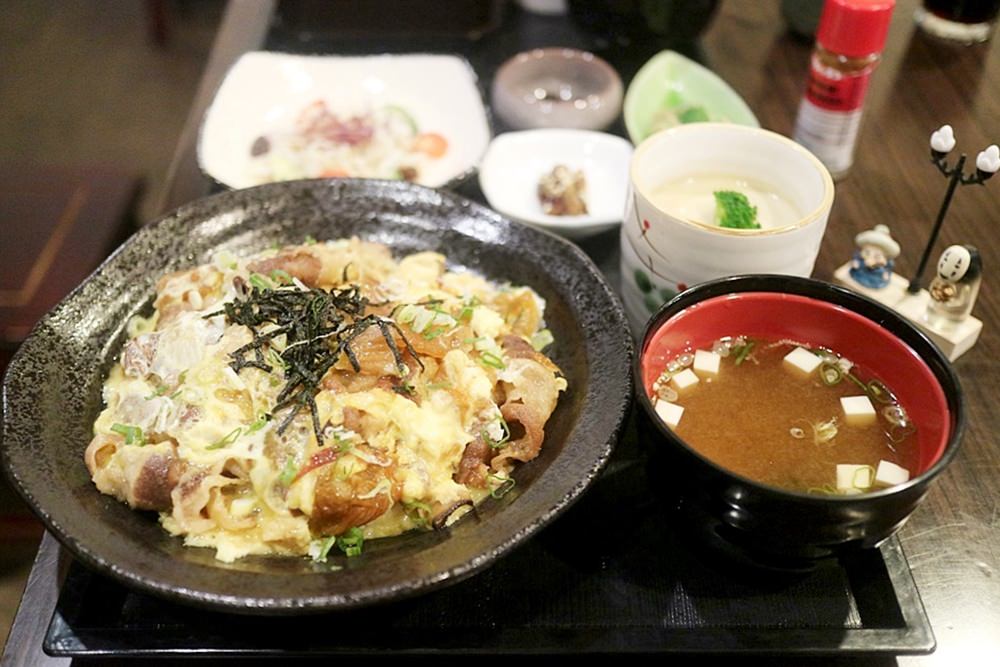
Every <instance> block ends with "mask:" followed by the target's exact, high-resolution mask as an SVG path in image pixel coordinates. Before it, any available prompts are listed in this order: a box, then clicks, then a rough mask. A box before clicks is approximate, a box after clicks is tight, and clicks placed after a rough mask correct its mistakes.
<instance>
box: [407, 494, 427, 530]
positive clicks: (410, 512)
mask: <svg viewBox="0 0 1000 667" xmlns="http://www.w3.org/2000/svg"><path fill="white" fill-rule="evenodd" d="M403 509H404V510H405V511H406V515H407V516H408V517H410V521H412V522H413V524H414V525H415V526H416V527H417V528H429V527H430V525H431V522H430V517H431V506H430V505H428V504H427V503H424V502H421V501H419V500H410V501H405V500H404V501H403Z"/></svg>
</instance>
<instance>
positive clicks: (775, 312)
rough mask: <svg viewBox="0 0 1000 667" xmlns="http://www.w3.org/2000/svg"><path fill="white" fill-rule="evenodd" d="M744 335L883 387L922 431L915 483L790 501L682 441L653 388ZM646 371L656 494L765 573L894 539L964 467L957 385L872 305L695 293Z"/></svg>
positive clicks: (666, 320) (797, 288) (812, 290)
mask: <svg viewBox="0 0 1000 667" xmlns="http://www.w3.org/2000/svg"><path fill="white" fill-rule="evenodd" d="M736 335H746V336H750V337H754V338H758V339H765V340H779V339H792V340H796V341H800V342H802V343H805V344H808V345H812V346H820V347H825V348H828V349H831V350H834V351H835V352H837V353H838V354H840V355H842V356H844V357H846V358H848V359H850V360H851V361H853V362H854V363H855V364H856V365H857V366H858V367H859V368H861V369H863V370H864V371H865V372H866V374H868V375H869V376H874V377H876V378H879V379H880V380H882V381H884V382H885V383H886V385H888V386H889V387H891V389H892V391H893V393H894V394H895V396H896V398H897V400H898V402H899V404H900V405H902V406H903V407H904V409H905V410H906V412H907V414H908V415H909V417H910V419H911V420H912V421H913V422H914V424H915V425H916V433H915V435H914V436H912V437H916V438H917V448H918V452H919V454H918V463H917V470H914V471H911V473H912V474H911V478H910V479H909V481H907V482H905V483H903V484H899V485H896V486H891V487H889V488H886V489H881V490H877V491H872V492H868V493H864V494H861V495H822V494H810V493H800V492H795V491H789V490H785V489H780V488H777V487H774V486H769V485H766V484H763V483H760V482H757V481H754V480H752V479H749V478H747V477H743V476H741V475H738V474H736V473H734V472H731V471H729V470H727V469H726V468H724V467H722V466H720V465H718V464H716V463H714V462H713V461H711V460H710V459H708V458H706V457H705V456H703V455H702V454H700V453H699V452H697V451H695V450H694V449H693V448H692V447H691V446H689V445H688V444H687V443H686V442H684V440H683V439H681V438H680V437H678V436H677V435H676V434H675V433H674V432H673V431H672V430H671V429H670V428H669V427H667V426H666V425H665V424H664V423H663V422H662V421H660V419H659V418H658V417H657V416H656V414H655V411H654V410H653V403H652V401H651V400H650V394H651V392H652V385H653V382H654V381H655V380H656V377H657V376H658V375H659V374H660V372H661V371H662V370H663V368H664V366H665V365H666V363H667V362H668V361H669V360H671V359H673V358H675V357H676V356H677V355H678V354H681V353H683V352H691V351H693V350H695V349H707V348H709V347H710V346H711V344H712V342H713V341H715V340H718V339H719V338H722V337H725V336H736ZM636 363H637V364H638V368H637V369H636V371H637V372H636V374H635V378H636V385H637V386H636V390H637V393H638V395H639V396H638V401H639V404H640V405H641V406H642V409H641V411H640V419H639V423H640V437H641V438H642V439H643V440H644V442H645V443H646V444H647V445H648V446H649V448H650V451H651V465H652V469H651V475H652V476H653V477H654V478H659V479H660V480H662V482H663V484H660V485H658V486H661V488H664V489H668V490H670V492H671V493H674V494H676V496H677V497H678V498H679V500H680V504H681V507H682V508H683V510H684V511H683V513H682V515H683V516H684V517H685V518H686V519H687V520H690V522H691V524H692V525H693V526H696V527H697V528H698V532H699V533H700V534H701V535H703V536H705V537H707V538H708V539H709V541H711V542H713V543H714V544H715V545H716V546H721V547H722V548H723V549H724V550H725V551H728V552H730V553H731V555H734V556H736V557H738V558H739V559H740V560H743V561H746V562H749V563H751V564H755V565H761V566H763V567H767V568H776V569H808V568H809V567H811V566H812V565H815V564H816V563H817V562H819V561H821V560H822V559H825V558H829V557H834V556H839V555H843V554H844V553H845V552H849V551H850V550H853V549H857V548H864V547H873V546H877V545H878V544H879V543H880V542H882V541H884V540H885V539H886V538H888V537H889V536H891V535H892V534H893V533H895V532H896V531H897V530H898V529H899V528H900V527H901V526H902V525H903V523H904V522H905V521H906V519H907V518H908V517H909V515H910V514H911V513H912V512H913V510H914V509H915V508H916V506H917V504H919V502H920V501H921V499H922V498H923V497H924V495H925V494H926V493H927V490H928V486H929V484H930V482H931V480H932V479H933V478H934V477H936V476H937V475H938V474H939V473H941V471H942V470H944V468H945V467H946V466H947V464H948V462H949V461H950V460H951V459H952V458H953V457H954V455H955V452H956V451H957V449H958V444H959V442H960V440H961V436H962V432H963V431H964V426H965V416H964V410H963V402H962V389H961V386H960V385H959V382H958V378H957V377H956V376H955V373H954V371H953V370H952V368H951V365H950V364H949V363H948V361H947V359H946V358H945V357H944V355H943V354H942V353H941V352H940V351H939V350H938V348H937V347H935V346H934V345H933V344H932V343H931V342H930V341H929V340H928V339H927V338H926V337H925V336H924V335H923V334H922V333H921V332H920V331H919V330H917V329H916V328H915V327H914V326H913V325H911V324H910V323H909V322H907V321H906V320H905V319H903V318H902V317H900V316H899V315H897V314H896V313H895V312H894V311H892V310H890V309H888V308H886V307H884V306H882V305H881V304H879V303H876V302H875V301H872V300H871V299H868V298H865V297H862V296H860V295H858V294H855V293H853V292H850V291H848V290H845V289H842V288H839V287H836V286H833V285H830V284H829V283H824V282H820V281H817V280H811V279H807V278H794V277H789V276H769V275H755V276H736V277H733V278H725V279H723V280H717V281H713V282H709V283H703V284H701V285H699V286H697V287H694V288H692V289H690V290H687V291H685V292H683V293H681V294H680V295H678V296H677V297H676V298H674V299H673V300H672V301H670V302H669V303H667V304H666V305H664V306H663V308H661V309H660V311H659V312H658V313H657V314H656V315H654V316H653V318H652V319H651V320H650V321H649V323H648V324H647V325H646V331H645V333H644V335H643V339H642V346H641V353H640V355H639V356H638V357H637V362H636Z"/></svg>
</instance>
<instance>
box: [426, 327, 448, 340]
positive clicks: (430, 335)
mask: <svg viewBox="0 0 1000 667" xmlns="http://www.w3.org/2000/svg"><path fill="white" fill-rule="evenodd" d="M446 331H447V329H445V328H443V327H442V328H438V329H428V330H427V331H425V332H424V333H423V337H424V340H434V339H435V338H437V337H438V336H440V335H441V334H443V333H444V332H446Z"/></svg>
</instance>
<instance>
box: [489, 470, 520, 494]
mask: <svg viewBox="0 0 1000 667" xmlns="http://www.w3.org/2000/svg"><path fill="white" fill-rule="evenodd" d="M488 479H490V480H491V481H494V482H500V484H499V485H498V486H497V487H495V488H493V489H491V490H490V495H491V496H492V497H494V498H498V499H499V498H503V497H504V496H506V495H507V494H508V493H510V490H511V489H513V488H514V485H515V484H516V482H515V481H514V478H513V477H500V476H499V475H490V476H489V478H488Z"/></svg>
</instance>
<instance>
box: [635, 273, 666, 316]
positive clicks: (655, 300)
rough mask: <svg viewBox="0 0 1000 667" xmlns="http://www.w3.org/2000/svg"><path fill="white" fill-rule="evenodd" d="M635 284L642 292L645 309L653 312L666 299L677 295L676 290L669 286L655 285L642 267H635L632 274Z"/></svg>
mask: <svg viewBox="0 0 1000 667" xmlns="http://www.w3.org/2000/svg"><path fill="white" fill-rule="evenodd" d="M633 277H634V278H635V285H636V287H638V288H639V291H640V292H642V302H643V305H644V306H646V309H647V310H648V311H649V312H651V313H655V312H656V311H657V310H659V309H660V306H662V305H663V304H664V303H666V302H667V301H670V300H671V299H672V298H674V297H675V296H677V290H674V289H671V288H669V287H657V286H656V285H655V284H654V283H653V281H652V280H651V279H650V278H649V276H648V275H646V272H645V271H643V270H642V269H636V270H635V273H634V274H633Z"/></svg>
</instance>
